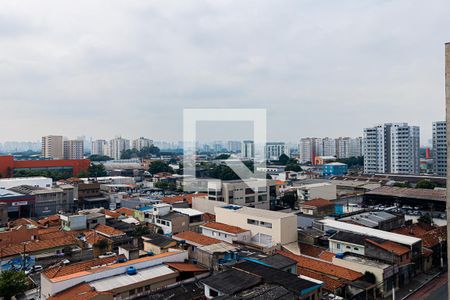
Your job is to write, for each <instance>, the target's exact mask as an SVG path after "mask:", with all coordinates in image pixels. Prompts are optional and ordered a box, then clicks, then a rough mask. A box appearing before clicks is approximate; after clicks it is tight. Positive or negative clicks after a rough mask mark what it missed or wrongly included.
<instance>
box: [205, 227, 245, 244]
mask: <svg viewBox="0 0 450 300" xmlns="http://www.w3.org/2000/svg"><path fill="white" fill-rule="evenodd" d="M200 228H201V233H202V234H203V235H206V236H209V237H213V238H216V239H218V240H222V241H224V242H227V243H230V244H232V243H233V242H235V241H240V242H250V240H251V238H252V233H251V231H250V230H248V229H243V228H240V227H237V226H232V225H228V224H223V223H218V222H210V223H206V224H204V225H202V226H200Z"/></svg>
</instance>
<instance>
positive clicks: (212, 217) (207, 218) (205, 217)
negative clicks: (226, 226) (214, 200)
mask: <svg viewBox="0 0 450 300" xmlns="http://www.w3.org/2000/svg"><path fill="white" fill-rule="evenodd" d="M203 221H205V222H215V221H216V216H215V215H213V214H210V213H204V214H203Z"/></svg>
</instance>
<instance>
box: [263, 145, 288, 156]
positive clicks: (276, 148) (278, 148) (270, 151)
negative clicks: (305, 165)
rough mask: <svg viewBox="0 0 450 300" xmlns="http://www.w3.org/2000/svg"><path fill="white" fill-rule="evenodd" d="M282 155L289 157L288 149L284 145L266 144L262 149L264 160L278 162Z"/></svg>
mask: <svg viewBox="0 0 450 300" xmlns="http://www.w3.org/2000/svg"><path fill="white" fill-rule="evenodd" d="M282 154H285V155H287V156H290V151H289V148H288V147H287V146H286V144H285V143H267V144H266V146H265V148H264V158H265V159H266V160H278V159H279V158H280V156H281V155H282Z"/></svg>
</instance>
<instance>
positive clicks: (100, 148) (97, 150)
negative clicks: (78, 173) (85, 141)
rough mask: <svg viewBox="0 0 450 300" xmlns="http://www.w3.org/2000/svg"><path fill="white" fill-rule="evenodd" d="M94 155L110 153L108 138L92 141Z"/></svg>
mask: <svg viewBox="0 0 450 300" xmlns="http://www.w3.org/2000/svg"><path fill="white" fill-rule="evenodd" d="M91 154H92V155H108V154H109V151H108V142H107V141H106V140H95V141H92V147H91Z"/></svg>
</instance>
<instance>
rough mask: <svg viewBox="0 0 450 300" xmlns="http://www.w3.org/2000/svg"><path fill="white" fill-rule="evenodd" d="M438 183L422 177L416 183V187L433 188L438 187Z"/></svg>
mask: <svg viewBox="0 0 450 300" xmlns="http://www.w3.org/2000/svg"><path fill="white" fill-rule="evenodd" d="M436 186H437V185H436V183H434V182H432V181H430V180H428V179H422V180H420V181H419V182H417V184H416V189H429V190H432V189H434V188H435V187H436Z"/></svg>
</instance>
